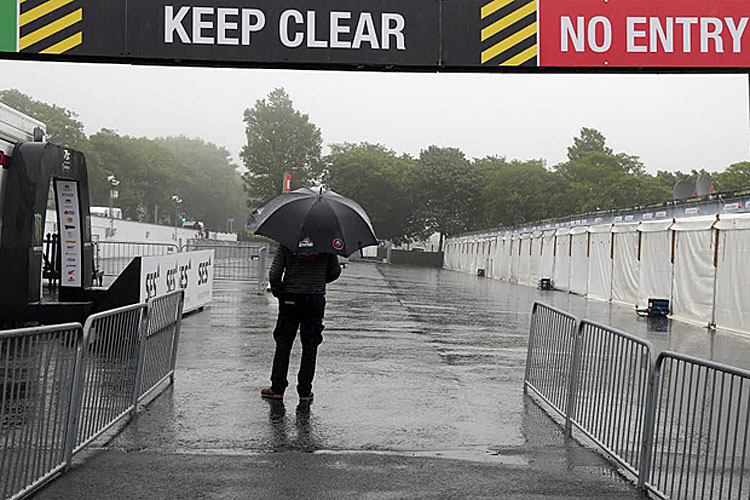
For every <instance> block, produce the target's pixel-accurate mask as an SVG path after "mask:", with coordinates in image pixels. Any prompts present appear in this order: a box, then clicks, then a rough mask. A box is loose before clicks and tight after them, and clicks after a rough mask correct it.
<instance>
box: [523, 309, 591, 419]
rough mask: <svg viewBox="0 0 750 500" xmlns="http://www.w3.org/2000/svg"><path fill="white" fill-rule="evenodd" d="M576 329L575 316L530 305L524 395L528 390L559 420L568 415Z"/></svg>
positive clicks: (576, 321)
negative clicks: (560, 416) (549, 408)
mask: <svg viewBox="0 0 750 500" xmlns="http://www.w3.org/2000/svg"><path fill="white" fill-rule="evenodd" d="M577 326H578V320H577V319H576V318H575V316H571V315H570V314H568V313H566V312H563V311H561V310H559V309H555V308H554V307H551V306H548V305H545V304H541V303H539V302H537V303H535V304H534V308H533V310H532V314H531V331H530V334H529V349H528V352H527V355H526V356H527V357H526V374H525V376H524V391H526V390H527V389H531V390H532V391H533V392H534V393H536V394H537V395H538V396H539V397H540V398H542V399H543V400H544V401H545V402H546V403H547V404H549V405H550V406H551V407H552V409H553V410H555V411H556V412H557V413H559V414H560V415H562V416H563V417H564V416H566V415H567V414H568V399H569V396H570V394H569V387H570V381H571V376H572V373H571V368H572V367H573V366H574V363H573V355H574V353H575V346H576V328H577Z"/></svg>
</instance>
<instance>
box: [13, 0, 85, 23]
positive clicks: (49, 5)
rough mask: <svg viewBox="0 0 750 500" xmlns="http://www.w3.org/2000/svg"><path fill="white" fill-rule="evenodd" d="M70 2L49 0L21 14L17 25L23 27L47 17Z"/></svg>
mask: <svg viewBox="0 0 750 500" xmlns="http://www.w3.org/2000/svg"><path fill="white" fill-rule="evenodd" d="M72 1H73V0H49V2H45V3H43V4H41V5H39V6H38V7H34V8H33V9H31V10H29V11H28V12H24V13H23V14H21V16H20V17H19V25H21V26H24V25H26V24H29V23H30V22H32V21H36V20H37V19H39V18H40V17H42V16H44V15H47V14H49V13H50V12H52V11H54V10H57V9H59V8H60V7H62V6H64V5H67V4H69V3H70V2H72Z"/></svg>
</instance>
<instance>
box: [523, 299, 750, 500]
mask: <svg viewBox="0 0 750 500" xmlns="http://www.w3.org/2000/svg"><path fill="white" fill-rule="evenodd" d="M571 322H573V323H574V325H575V326H573V328H572V329H573V330H574V331H575V332H576V333H575V334H573V337H574V342H573V344H574V345H573V347H572V348H571V341H570V335H571V333H570V332H571ZM652 352H653V348H652V346H651V344H650V343H649V342H647V341H644V340H642V339H639V338H637V337H634V336H632V335H629V334H627V333H625V332H621V331H619V330H616V329H613V328H610V327H607V326H604V325H600V324H597V323H594V322H591V321H587V320H584V321H581V322H580V323H578V322H577V321H576V320H575V318H574V317H573V316H571V315H569V314H566V313H564V312H562V311H559V310H557V309H554V308H551V307H549V306H546V305H543V304H538V303H537V304H535V305H534V309H533V313H532V319H531V331H530V336H529V352H528V354H527V364H526V375H525V379H524V389H525V390H526V389H532V391H533V393H534V394H536V395H537V396H538V397H539V399H541V400H542V401H544V402H545V403H546V404H548V405H549V406H550V407H551V408H552V409H553V410H554V411H555V412H556V413H558V414H560V415H561V416H562V417H564V418H565V429H566V433H567V434H568V435H572V430H573V428H575V429H576V430H578V431H580V432H581V433H582V434H583V435H584V436H586V437H587V438H588V439H589V440H591V441H592V442H593V443H594V444H596V445H597V446H598V447H599V448H601V449H602V451H604V452H605V454H606V455H608V456H609V457H610V458H611V459H612V460H613V461H615V462H616V463H617V464H618V465H620V466H622V467H623V468H624V469H625V470H627V471H629V472H630V473H631V475H632V476H633V477H634V478H635V479H636V480H637V482H638V486H639V487H641V488H644V489H647V490H648V491H650V492H651V493H652V494H653V495H655V496H657V497H660V498H664V499H667V498H670V499H682V498H685V499H688V498H689V499H699V498H700V499H705V498H710V499H713V498H720V499H740V498H747V497H748V496H750V485H748V484H746V481H745V476H746V475H748V476H750V473H748V472H749V471H748V469H750V460H749V459H748V458H749V457H748V454H750V449H749V448H748V433H749V432H748V431H749V430H750V371H746V370H741V369H738V368H733V367H730V366H726V365H722V364H719V363H714V362H712V361H707V360H703V359H699V358H694V357H691V356H687V355H684V354H678V353H673V352H662V353H660V354H659V356H658V357H657V360H656V362H655V363H653V362H652V354H651V353H652ZM564 357H567V360H565V359H561V358H564ZM545 366H546V367H547V369H548V370H549V372H550V373H548V374H545V373H544V369H545ZM566 367H567V368H569V369H570V374H571V376H570V377H569V379H568V381H567V384H565V383H564V381H565V377H564V372H565V369H566Z"/></svg>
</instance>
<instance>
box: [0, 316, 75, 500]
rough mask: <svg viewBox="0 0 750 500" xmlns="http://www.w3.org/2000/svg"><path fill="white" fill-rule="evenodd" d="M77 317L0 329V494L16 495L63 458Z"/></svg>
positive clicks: (27, 490) (26, 490) (31, 487)
mask: <svg viewBox="0 0 750 500" xmlns="http://www.w3.org/2000/svg"><path fill="white" fill-rule="evenodd" d="M82 339H83V329H82V328H81V325H80V324H78V323H71V324H65V325H57V326H48V327H39V328H24V329H19V330H9V331H5V332H0V377H1V378H0V382H1V384H0V385H2V393H0V446H2V453H1V454H0V498H13V499H16V498H21V497H22V496H25V495H27V494H29V493H31V492H32V491H34V490H35V489H36V488H38V487H39V486H41V485H42V484H44V483H45V482H46V481H48V480H49V479H50V478H51V477H53V476H54V475H55V474H57V473H58V472H59V471H61V470H62V469H63V468H64V467H65V466H66V464H67V463H68V460H69V453H68V451H69V450H67V449H66V443H67V441H68V436H69V435H70V434H71V425H70V424H71V418H72V416H71V413H72V408H73V405H72V404H71V394H72V393H73V388H74V385H75V384H74V380H75V372H76V367H77V366H78V365H79V362H80V358H81V345H82Z"/></svg>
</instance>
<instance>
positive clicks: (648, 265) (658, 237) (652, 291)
mask: <svg viewBox="0 0 750 500" xmlns="http://www.w3.org/2000/svg"><path fill="white" fill-rule="evenodd" d="M644 225H645V224H641V225H640V226H639V231H641V228H643V227H644ZM670 225H671V221H670V222H669V225H664V226H662V227H661V230H659V231H654V230H653V229H655V226H649V227H648V230H647V231H642V233H641V263H640V269H639V273H638V302H637V306H638V308H640V309H644V308H646V307H647V306H648V299H649V298H652V299H670V297H671V295H672V240H671V238H672V233H671V232H670V231H669V226H670Z"/></svg>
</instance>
